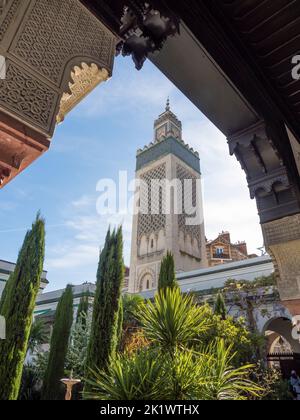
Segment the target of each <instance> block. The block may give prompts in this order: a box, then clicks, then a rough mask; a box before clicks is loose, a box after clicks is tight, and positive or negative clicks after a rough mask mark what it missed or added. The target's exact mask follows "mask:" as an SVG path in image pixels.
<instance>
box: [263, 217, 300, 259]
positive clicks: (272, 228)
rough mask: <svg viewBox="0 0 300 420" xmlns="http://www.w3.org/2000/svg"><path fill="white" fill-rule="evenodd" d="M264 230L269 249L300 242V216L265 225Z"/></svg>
mask: <svg viewBox="0 0 300 420" xmlns="http://www.w3.org/2000/svg"><path fill="white" fill-rule="evenodd" d="M262 228H263V233H264V239H265V245H266V246H267V247H270V246H271V245H278V244H281V243H286V242H291V241H296V240H299V238H300V214H296V215H294V216H290V217H285V218H283V219H280V220H275V221H273V222H269V223H265V224H263V225H262ZM299 260H300V257H299Z"/></svg>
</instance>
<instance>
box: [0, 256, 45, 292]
mask: <svg viewBox="0 0 300 420" xmlns="http://www.w3.org/2000/svg"><path fill="white" fill-rule="evenodd" d="M15 267H16V264H14V263H12V262H8V261H4V260H0V298H1V295H2V292H3V290H4V287H5V284H6V282H7V280H8V279H9V276H10V275H11V274H12V273H13V272H14V270H15ZM47 284H48V280H47V271H43V274H42V281H41V286H40V292H41V293H42V292H43V290H44V289H45V287H46V286H47Z"/></svg>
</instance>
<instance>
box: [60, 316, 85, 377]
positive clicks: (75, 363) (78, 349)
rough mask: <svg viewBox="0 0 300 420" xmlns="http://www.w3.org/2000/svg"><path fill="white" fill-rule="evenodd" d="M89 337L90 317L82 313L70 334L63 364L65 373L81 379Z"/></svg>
mask: <svg viewBox="0 0 300 420" xmlns="http://www.w3.org/2000/svg"><path fill="white" fill-rule="evenodd" d="M90 335H91V317H89V316H88V315H87V314H85V313H84V312H81V316H80V317H79V318H77V322H76V324H75V325H73V328H72V332H71V340H70V344H69V349H68V353H67V357H66V363H65V373H66V375H67V376H70V374H71V373H72V375H73V378H76V379H83V378H84V375H85V367H86V358H87V349H88V343H89V340H90Z"/></svg>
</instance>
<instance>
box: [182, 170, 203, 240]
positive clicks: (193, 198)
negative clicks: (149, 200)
mask: <svg viewBox="0 0 300 420" xmlns="http://www.w3.org/2000/svg"><path fill="white" fill-rule="evenodd" d="M177 179H179V180H180V181H181V185H182V187H181V188H182V209H183V212H182V214H179V215H178V225H179V231H181V232H183V233H184V235H185V236H186V235H190V236H191V238H192V239H196V240H197V241H198V245H199V246H200V244H201V227H200V225H199V224H198V225H188V224H187V218H192V217H195V216H196V212H195V213H194V214H190V211H188V210H189V209H187V208H186V206H187V205H189V206H193V208H195V207H196V206H197V201H198V200H197V177H196V176H194V175H193V174H192V173H191V172H190V171H188V170H187V169H185V168H183V167H182V166H181V165H177ZM185 180H192V188H186V187H185ZM178 193H180V191H178Z"/></svg>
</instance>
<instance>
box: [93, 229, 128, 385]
mask: <svg viewBox="0 0 300 420" xmlns="http://www.w3.org/2000/svg"><path fill="white" fill-rule="evenodd" d="M123 282H124V262H123V235H122V228H119V229H118V231H117V232H115V231H114V232H113V233H111V232H110V231H108V233H107V237H106V241H105V246H104V248H103V251H102V252H101V255H100V261H99V267H98V273H97V287H96V294H95V300H94V309H93V320H92V331H91V339H90V342H89V347H88V357H87V376H89V372H90V371H91V370H92V369H100V370H101V369H106V368H107V366H108V365H109V362H110V360H111V358H113V357H114V356H115V354H116V350H117V347H118V343H119V339H120V336H119V334H120V322H119V319H120V314H121V291H122V286H123ZM88 387H89V385H88V384H87V389H86V391H87V390H88Z"/></svg>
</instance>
